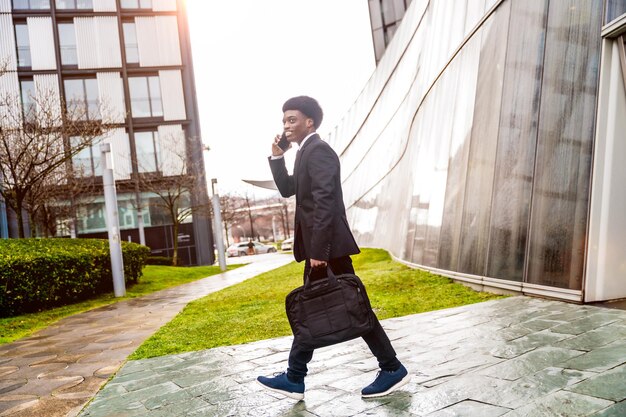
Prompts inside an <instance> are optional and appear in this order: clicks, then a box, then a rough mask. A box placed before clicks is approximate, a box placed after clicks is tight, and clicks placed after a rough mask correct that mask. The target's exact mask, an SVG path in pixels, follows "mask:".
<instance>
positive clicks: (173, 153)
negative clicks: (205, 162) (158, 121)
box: [158, 125, 187, 176]
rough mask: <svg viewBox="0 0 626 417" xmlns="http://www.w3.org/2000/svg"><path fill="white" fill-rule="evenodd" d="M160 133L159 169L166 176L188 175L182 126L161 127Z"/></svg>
mask: <svg viewBox="0 0 626 417" xmlns="http://www.w3.org/2000/svg"><path fill="white" fill-rule="evenodd" d="M158 131H159V140H158V146H159V154H160V155H161V160H160V161H159V169H160V170H161V172H162V173H163V175H165V176H170V175H183V174H186V169H185V168H186V166H187V164H186V163H185V161H186V160H187V156H186V151H185V149H186V147H185V132H184V131H183V127H182V126H181V125H161V126H159V128H158Z"/></svg>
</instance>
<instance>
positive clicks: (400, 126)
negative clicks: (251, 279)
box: [329, 0, 626, 302]
mask: <svg viewBox="0 0 626 417" xmlns="http://www.w3.org/2000/svg"><path fill="white" fill-rule="evenodd" d="M374 3H378V2H374ZM371 5H372V2H370V6H371ZM625 13H626V1H623V0H605V1H596V0H537V1H531V2H528V1H524V0H460V1H428V0H413V1H412V2H411V4H410V6H409V7H408V8H407V10H406V13H405V15H404V18H403V19H402V22H401V24H400V25H399V26H398V27H397V29H396V30H395V34H394V36H393V38H392V39H391V40H390V41H389V42H388V44H387V47H386V51H385V53H384V55H382V57H381V58H380V61H379V63H378V66H377V68H376V71H375V72H374V74H373V75H372V77H371V78H370V80H369V82H368V84H367V85H366V86H365V87H364V89H363V92H362V93H361V95H360V96H359V97H358V99H357V100H356V102H355V104H354V105H353V106H352V108H351V109H350V110H349V112H348V114H347V115H346V116H345V117H344V118H343V122H342V123H341V124H340V125H339V126H337V127H336V128H335V130H334V131H333V132H332V133H331V135H330V138H329V142H330V143H331V145H332V146H333V147H334V149H335V150H336V151H337V152H338V154H339V155H340V157H341V160H342V176H343V178H342V182H343V189H344V198H345V200H346V201H345V202H346V207H347V210H348V216H349V220H350V222H351V226H352V228H353V230H354V231H355V234H356V236H357V240H358V241H359V243H360V244H361V245H365V246H374V247H382V248H385V249H388V250H389V251H390V252H391V253H392V255H393V256H394V257H395V258H397V259H398V260H400V261H403V262H405V263H407V264H410V265H413V266H417V267H420V268H424V269H427V270H432V271H435V272H437V273H440V274H443V275H446V276H450V277H453V278H455V279H458V280H461V281H464V282H467V283H469V284H471V285H475V286H477V287H482V288H485V287H490V288H494V289H501V290H503V291H509V290H510V291H515V292H522V293H527V294H535V295H541V296H549V297H555V298H559V299H566V300H572V301H578V302H593V301H600V300H610V299H619V298H624V297H626V264H625V263H624V259H626V233H624V231H625V230H626V215H624V213H626V188H624V187H623V184H624V183H626V167H625V166H624V164H623V163H621V158H623V155H625V154H626V141H625V139H626V135H625V134H624V132H626V125H625V124H624V123H626V122H625V121H626V88H625V85H626V55H625V53H624V49H625V47H624V39H626V38H625V37H624V33H626V14H625ZM374 20H375V17H374V16H372V21H374ZM373 28H374V30H376V28H375V27H374V25H373Z"/></svg>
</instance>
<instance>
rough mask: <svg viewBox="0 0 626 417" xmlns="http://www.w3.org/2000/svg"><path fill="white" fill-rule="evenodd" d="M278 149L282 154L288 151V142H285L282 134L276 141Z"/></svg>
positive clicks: (285, 136)
mask: <svg viewBox="0 0 626 417" xmlns="http://www.w3.org/2000/svg"><path fill="white" fill-rule="evenodd" d="M278 147H279V148H280V149H282V150H283V152H286V151H287V149H289V141H288V140H287V135H285V134H284V133H283V135H282V136H281V137H280V139H279V141H278Z"/></svg>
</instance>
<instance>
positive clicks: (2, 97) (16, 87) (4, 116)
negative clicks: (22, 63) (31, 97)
mask: <svg viewBox="0 0 626 417" xmlns="http://www.w3.org/2000/svg"><path fill="white" fill-rule="evenodd" d="M0 103H2V104H7V105H0V126H2V127H6V128H11V127H18V126H20V125H21V123H22V120H21V114H20V113H19V112H16V111H15V109H16V106H19V103H20V83H19V81H18V78H17V72H15V71H7V72H5V73H4V74H1V75H0Z"/></svg>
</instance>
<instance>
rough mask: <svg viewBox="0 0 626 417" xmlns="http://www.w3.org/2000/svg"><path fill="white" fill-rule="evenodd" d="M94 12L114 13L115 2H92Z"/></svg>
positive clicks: (96, 0) (107, 0) (110, 0)
mask: <svg viewBox="0 0 626 417" xmlns="http://www.w3.org/2000/svg"><path fill="white" fill-rule="evenodd" d="M93 11H94V12H115V11H117V7H116V4H115V0H93Z"/></svg>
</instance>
